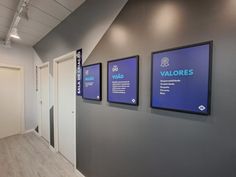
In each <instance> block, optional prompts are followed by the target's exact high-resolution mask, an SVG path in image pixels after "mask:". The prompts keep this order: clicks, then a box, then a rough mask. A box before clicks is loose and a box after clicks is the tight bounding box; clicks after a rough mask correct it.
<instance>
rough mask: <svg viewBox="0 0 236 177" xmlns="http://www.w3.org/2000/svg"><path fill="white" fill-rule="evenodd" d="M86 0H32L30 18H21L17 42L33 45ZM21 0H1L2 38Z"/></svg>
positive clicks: (0, 37) (0, 26) (0, 27)
mask: <svg viewBox="0 0 236 177" xmlns="http://www.w3.org/2000/svg"><path fill="white" fill-rule="evenodd" d="M84 1H85V0H31V1H30V6H29V11H28V14H29V20H28V21H27V20H25V19H21V21H20V23H19V25H18V33H19V36H20V37H21V39H20V40H16V39H14V41H15V42H18V43H22V44H25V45H30V46H33V45H34V44H36V43H37V42H38V41H40V40H41V39H42V38H43V37H44V36H46V34H48V33H49V32H50V31H51V30H52V29H53V28H55V27H56V26H57V25H58V24H59V23H61V22H62V21H63V20H64V19H65V18H66V17H67V16H68V15H70V14H71V13H72V12H73V11H74V10H75V9H77V8H78V7H79V6H80V5H81V4H82V3H83V2H84ZM18 3H19V0H0V40H4V39H5V37H6V35H7V32H8V29H9V28H10V25H11V22H12V20H13V17H14V14H15V11H16V9H17V5H18Z"/></svg>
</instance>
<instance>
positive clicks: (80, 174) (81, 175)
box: [75, 169, 85, 177]
mask: <svg viewBox="0 0 236 177" xmlns="http://www.w3.org/2000/svg"><path fill="white" fill-rule="evenodd" d="M75 174H76V175H77V176H78V177H85V176H84V175H83V174H82V173H81V172H80V171H79V170H78V169H75Z"/></svg>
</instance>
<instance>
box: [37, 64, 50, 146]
mask: <svg viewBox="0 0 236 177" xmlns="http://www.w3.org/2000/svg"><path fill="white" fill-rule="evenodd" d="M39 74H40V105H41V106H40V108H41V135H42V137H43V138H44V139H45V140H46V141H48V142H49V140H50V133H49V132H50V131H49V68H48V65H45V66H42V67H39Z"/></svg>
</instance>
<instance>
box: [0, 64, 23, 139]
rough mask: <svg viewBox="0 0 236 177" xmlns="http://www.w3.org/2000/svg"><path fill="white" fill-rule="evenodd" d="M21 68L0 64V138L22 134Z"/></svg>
mask: <svg viewBox="0 0 236 177" xmlns="http://www.w3.org/2000/svg"><path fill="white" fill-rule="evenodd" d="M23 78H24V76H23V68H21V67H18V66H8V65H4V64H0V83H1V87H0V138H5V137H8V136H12V135H16V134H20V133H23V132H24V79H23Z"/></svg>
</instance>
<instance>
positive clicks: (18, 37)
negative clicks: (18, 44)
mask: <svg viewBox="0 0 236 177" xmlns="http://www.w3.org/2000/svg"><path fill="white" fill-rule="evenodd" d="M10 36H11V37H12V38H15V39H20V36H19V34H18V31H17V28H13V29H12V31H11V35H10Z"/></svg>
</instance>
